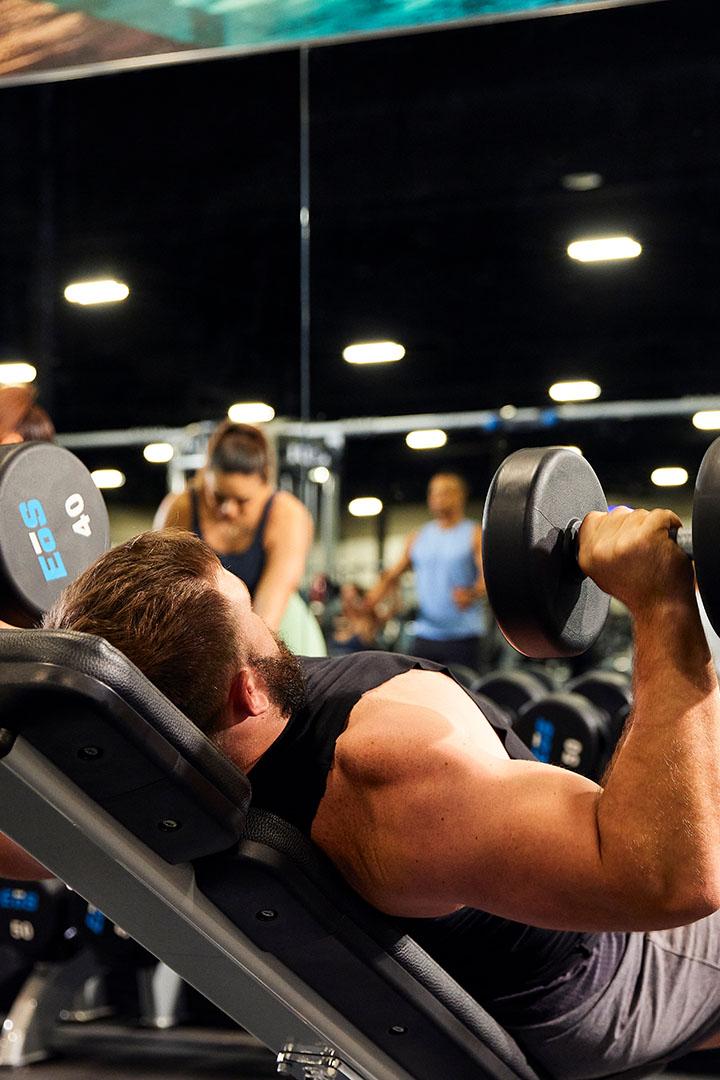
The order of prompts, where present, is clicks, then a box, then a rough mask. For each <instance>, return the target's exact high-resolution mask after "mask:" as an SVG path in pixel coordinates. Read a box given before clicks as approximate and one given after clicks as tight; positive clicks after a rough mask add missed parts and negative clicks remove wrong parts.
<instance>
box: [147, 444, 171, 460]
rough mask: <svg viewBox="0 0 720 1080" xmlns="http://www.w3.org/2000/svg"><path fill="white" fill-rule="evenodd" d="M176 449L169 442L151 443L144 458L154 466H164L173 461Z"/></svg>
mask: <svg viewBox="0 0 720 1080" xmlns="http://www.w3.org/2000/svg"><path fill="white" fill-rule="evenodd" d="M174 454H175V448H174V446H173V445H172V443H169V442H151V443H148V444H147V446H146V447H145V449H144V450H143V457H144V458H145V460H146V461H149V462H150V463H151V464H153V465H164V464H165V463H167V462H168V461H172V459H173V456H174Z"/></svg>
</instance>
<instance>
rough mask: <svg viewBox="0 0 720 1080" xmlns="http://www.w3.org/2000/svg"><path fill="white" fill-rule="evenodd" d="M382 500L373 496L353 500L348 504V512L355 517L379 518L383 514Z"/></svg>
mask: <svg viewBox="0 0 720 1080" xmlns="http://www.w3.org/2000/svg"><path fill="white" fill-rule="evenodd" d="M382 508H383V504H382V500H381V499H376V498H374V497H373V496H370V495H368V496H365V497H363V498H361V499H353V500H352V501H351V502H350V503H348V511H349V512H350V513H351V514H352V516H353V517H377V515H378V514H380V513H382Z"/></svg>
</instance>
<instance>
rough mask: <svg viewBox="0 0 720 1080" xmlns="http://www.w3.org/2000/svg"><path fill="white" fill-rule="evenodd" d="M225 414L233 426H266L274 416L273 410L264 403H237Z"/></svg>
mask: <svg viewBox="0 0 720 1080" xmlns="http://www.w3.org/2000/svg"><path fill="white" fill-rule="evenodd" d="M227 414H228V418H229V419H230V420H232V422H233V424H267V423H269V422H270V420H272V419H273V417H274V416H275V410H274V409H273V407H272V405H266V404H265V402H264V401H238V402H236V403H235V405H231V406H230V408H229V409H228V411H227Z"/></svg>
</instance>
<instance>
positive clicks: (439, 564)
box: [410, 518, 485, 641]
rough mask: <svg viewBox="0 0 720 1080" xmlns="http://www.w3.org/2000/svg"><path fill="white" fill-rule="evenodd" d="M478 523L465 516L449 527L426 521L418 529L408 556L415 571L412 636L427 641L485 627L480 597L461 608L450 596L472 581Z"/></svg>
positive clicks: (464, 634) (471, 634) (467, 634)
mask: <svg viewBox="0 0 720 1080" xmlns="http://www.w3.org/2000/svg"><path fill="white" fill-rule="evenodd" d="M476 527H477V523H476V522H474V521H470V520H468V519H467V518H466V519H464V520H463V521H460V522H459V523H458V524H457V525H453V526H452V528H450V529H441V528H440V526H439V525H438V524H437V522H436V521H429V522H428V524H427V525H424V526H423V527H422V529H421V530H420V532H419V533H418V536H417V539H416V540H415V543H414V544H413V546H412V550H411V552H410V559H411V561H412V566H413V570H414V572H415V588H416V590H417V597H418V606H419V609H420V611H419V615H418V618H417V619H416V621H415V636H416V637H421V638H428V639H429V640H430V641H450V640H454V639H457V638H468V637H479V636H480V635H481V634H482V633H483V631H484V630H485V612H484V609H483V607H482V605H481V604H480V602H479V601H477V602H476V603H474V604H472V605H471V606H470V607H469V608H466V609H465V610H464V611H463V610H461V609H460V608H459V607H458V606H457V604H456V603H455V601H454V600H453V597H452V591H453V589H454V588H456V587H457V586H463V587H465V588H468V587H469V586H471V585H474V584H475V582H476V580H477V576H478V571H477V566H476V565H475V556H474V552H473V537H474V535H475V529H476Z"/></svg>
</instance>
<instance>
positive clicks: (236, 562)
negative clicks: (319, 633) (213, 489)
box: [190, 488, 275, 596]
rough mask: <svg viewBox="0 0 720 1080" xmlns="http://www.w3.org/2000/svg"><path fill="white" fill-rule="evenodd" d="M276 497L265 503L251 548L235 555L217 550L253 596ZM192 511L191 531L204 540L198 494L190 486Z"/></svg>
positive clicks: (260, 574) (262, 567)
mask: <svg viewBox="0 0 720 1080" xmlns="http://www.w3.org/2000/svg"><path fill="white" fill-rule="evenodd" d="M274 498H275V495H271V496H270V498H269V499H268V501H267V502H266V503H265V506H264V507H263V512H262V515H261V517H260V521H259V522H258V527H257V529H256V530H255V535H254V536H253V538H252V541H251V543H250V547H249V548H246V549H245V551H241V552H240V554H239V555H234V554H232V553H231V554H227V555H226V554H223V553H221V552H219V551H216V552H215V554H216V555H217V557H218V559H219V560H220V562H221V563H222V564H223V566H224V567H225V569H226V570H229V571H230V573H231V574H235V577H239V578H240V579H241V580H242V581H244V582H245V584H246V585H247V589H248V592H249V593H250V595H251V596H254V595H255V590H256V588H257V586H258V582H259V581H260V578H261V577H262V572H263V570H264V568H265V546H264V540H265V526H266V525H267V519H268V515H269V513H270V507H271V506H272V502H273V499H274ZM190 513H191V517H190V532H194V533H195V535H196V536H199V537H200V539H201V540H204V539H205V537H204V536H203V535H202V533H201V532H200V516H199V514H198V495H197V491H195V489H194V488H190Z"/></svg>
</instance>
